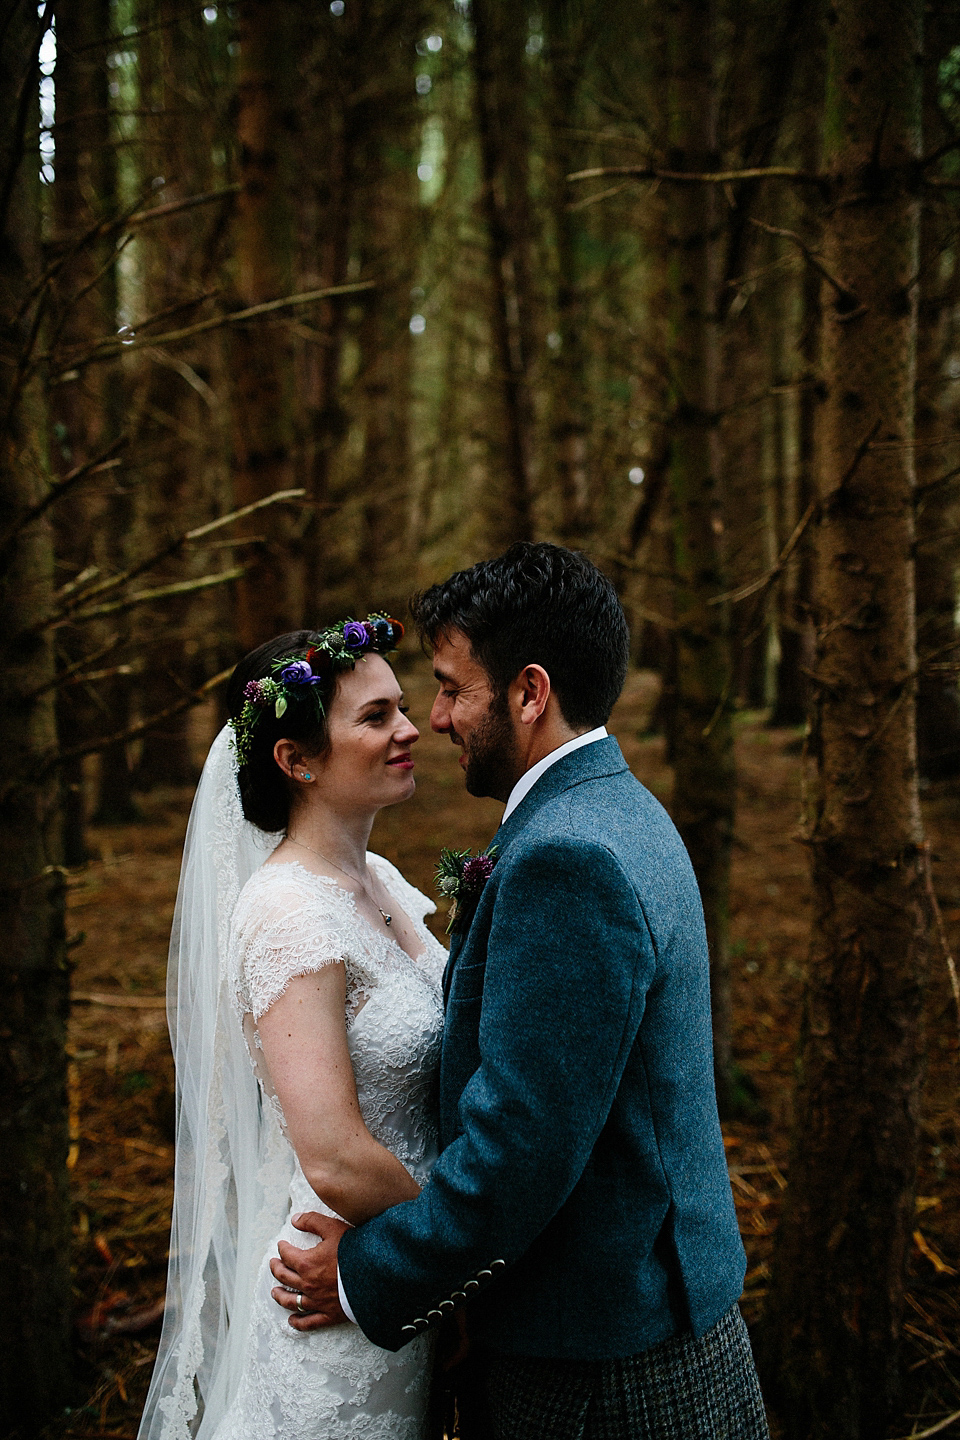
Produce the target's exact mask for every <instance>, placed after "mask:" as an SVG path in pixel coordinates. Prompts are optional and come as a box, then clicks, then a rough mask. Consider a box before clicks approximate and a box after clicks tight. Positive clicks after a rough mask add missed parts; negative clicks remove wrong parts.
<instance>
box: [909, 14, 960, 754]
mask: <svg viewBox="0 0 960 1440" xmlns="http://www.w3.org/2000/svg"><path fill="white" fill-rule="evenodd" d="M952 28H953V27H950V26H949V23H948V26H947V29H948V34H949V31H950V29H952ZM954 38H955V36H954V35H950V37H949V39H948V38H947V37H946V36H945V37H942V38H941V37H938V36H936V35H934V36H933V37H931V43H930V44H929V46H928V53H927V57H926V62H927V63H926V67H925V84H924V91H925V93H924V135H925V142H924V143H925V148H926V149H928V150H934V149H936V148H937V146H938V145H940V144H941V143H943V142H944V141H945V140H947V138H948V136H947V134H946V133H945V130H944V128H943V127H942V122H941V117H940V106H939V103H938V96H937V87H938V76H939V62H940V61H941V59H942V58H944V56H945V54H949V52H950V50H951V49H952V48H953V47H952V44H951V40H953V39H954ZM938 40H939V44H938V43H937V41H938ZM955 226H956V216H955V212H954V210H953V207H952V206H951V207H950V209H949V211H948V212H947V213H946V214H945V213H944V207H943V203H942V201H940V199H939V197H931V199H930V201H929V202H928V204H927V205H926V206H925V207H924V212H923V215H922V217H921V224H920V298H919V306H918V314H917V413H916V436H917V444H916V456H917V489H918V500H919V503H918V506H917V567H916V568H917V648H918V651H919V655H920V683H919V685H918V688H917V753H918V759H919V763H920V773H921V775H923V776H925V777H926V778H927V779H928V780H943V779H946V778H947V777H949V776H954V775H957V774H960V689H958V686H957V676H956V672H955V671H952V670H951V669H950V668H949V667H950V665H951V663H952V662H953V663H955V662H956V659H957V653H958V652H957V649H956V645H957V640H958V634H957V622H956V612H957V602H958V598H960V596H958V592H957V582H958V572H957V564H956V555H957V539H956V534H957V522H958V519H960V513H958V512H960V506H958V504H957V485H956V482H955V481H954V482H953V483H947V484H943V483H942V477H943V475H945V474H947V473H949V472H950V471H952V470H954V469H955V468H956V465H957V448H958V447H957V443H956V440H957V433H956V431H957V418H956V402H955V400H954V401H953V403H952V404H951V396H952V392H953V391H954V390H955V388H956V386H955V384H953V385H950V386H949V388H947V387H945V385H944V380H943V376H944V362H945V361H946V359H947V355H948V349H949V346H950V341H951V340H952V338H953V337H952V336H950V334H949V322H950V317H951V314H952V313H953V312H955V309H956V305H957V291H958V287H960V264H958V261H957V255H956V249H955V246H954V244H953V238H954V231H955ZM951 410H952V411H953V414H952V415H951V414H950V411H951ZM951 421H952V424H951ZM949 441H952V442H953V443H947V442H949ZM928 657H929V659H928ZM925 661H928V663H927V664H926V665H925V664H924V662H925ZM937 667H944V668H937Z"/></svg>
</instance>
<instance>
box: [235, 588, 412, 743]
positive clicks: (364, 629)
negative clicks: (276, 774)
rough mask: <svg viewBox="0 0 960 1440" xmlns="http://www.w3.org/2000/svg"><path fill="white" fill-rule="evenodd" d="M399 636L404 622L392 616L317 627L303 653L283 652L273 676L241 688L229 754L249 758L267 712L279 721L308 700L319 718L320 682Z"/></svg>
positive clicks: (390, 645) (391, 646) (381, 649)
mask: <svg viewBox="0 0 960 1440" xmlns="http://www.w3.org/2000/svg"><path fill="white" fill-rule="evenodd" d="M402 639H403V626H402V625H401V623H400V621H399V620H394V619H393V617H392V616H390V615H383V614H373V615H368V616H367V618H366V620H341V621H340V623H339V624H338V625H331V626H329V627H328V629H326V630H323V631H321V633H320V637H319V639H318V640H316V641H315V642H314V644H313V645H311V646H310V648H309V649H308V650H307V651H306V653H305V654H304V655H283V656H281V657H280V659H278V660H274V661H273V665H272V669H273V676H272V677H271V676H267V677H265V678H264V679H263V680H248V681H247V683H246V685H245V686H244V687H243V709H242V710H241V711H240V714H239V715H236V716H233V717H231V720H230V725H231V727H232V728H233V741H232V745H233V753H234V754H235V755H236V757H237V764H238V765H246V763H247V761H248V760H249V759H250V751H251V748H252V746H253V737H254V732H255V731H256V728H257V724H258V722H259V720H260V718H261V716H263V715H265V714H266V713H267V711H268V710H272V712H273V714H274V715H275V716H276V717H277V719H278V720H279V719H280V718H281V717H282V716H283V715H284V714H285V713H286V711H287V708H288V706H289V704H290V702H291V701H296V702H298V703H302V702H303V701H305V700H306V701H309V702H310V703H311V704H312V705H313V707H314V711H315V714H316V718H317V721H318V722H319V721H320V719H321V718H322V716H323V713H324V710H323V700H322V699H321V696H320V690H319V689H318V687H319V686H321V685H323V684H324V682H325V681H327V680H329V679H330V678H331V677H332V676H333V675H336V674H338V673H339V672H340V671H341V670H352V669H353V667H354V666H355V665H356V663H357V661H358V660H359V658H360V656H361V655H367V654H370V653H373V654H375V655H386V654H387V653H388V652H389V651H391V650H395V649H396V648H397V646H398V645H399V644H400V641H401V640H402Z"/></svg>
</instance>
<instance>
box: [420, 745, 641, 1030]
mask: <svg viewBox="0 0 960 1440" xmlns="http://www.w3.org/2000/svg"><path fill="white" fill-rule="evenodd" d="M626 769H627V762H626V760H624V758H623V753H622V751H621V749H620V746H619V745H618V744H617V742H616V740H615V739H614V737H613V736H612V735H606V736H604V738H603V739H602V740H594V741H593V742H592V743H591V744H590V745H582V746H581V747H580V749H579V750H574V751H573V752H572V753H571V754H569V755H564V756H563V758H562V759H561V760H557V761H556V763H555V764H553V765H551V766H550V768H549V769H548V770H547V771H546V772H545V773H544V774H543V775H541V776H540V779H539V780H538V781H537V783H536V784H535V785H534V786H533V788H532V790H529V791H528V792H527V794H526V795H525V796H524V797H523V799H522V800H521V801H520V804H519V805H518V806H517V808H516V809H515V810H514V811H512V812H511V813H510V815H508V817H507V819H506V820H505V821H504V822H503V823H502V824H501V826H500V828H499V830H498V831H497V833H496V835H494V837H493V839H492V840H491V842H490V845H488V846H487V849H488V850H489V849H490V848H491V846H493V845H496V847H497V861H498V863H499V862H500V861H502V859H503V856H504V852H505V851H506V849H507V847H508V846H509V845H510V843H511V841H512V840H513V839H515V837H516V836H517V835H519V834H520V832H521V831H522V830H524V829H525V828H526V826H527V825H529V823H530V821H531V820H532V819H533V817H534V815H535V814H536V813H537V811H538V810H539V809H540V808H541V806H543V805H545V804H546V803H547V802H548V801H549V800H553V799H554V798H555V797H556V796H557V795H561V794H562V793H563V791H564V790H570V789H572V787H573V786H574V785H582V784H583V783H584V781H586V780H599V779H601V778H602V777H603V776H604V775H619V774H621V773H622V772H623V771H624V770H626ZM472 923H473V917H472V916H471V924H472ZM469 934H470V926H469V925H468V926H467V927H466V928H465V929H463V930H455V931H454V932H453V935H452V937H451V940H450V957H449V959H448V960H447V964H446V969H445V970H444V972H443V1003H444V1005H446V1003H447V997H448V996H449V994H450V985H451V982H452V979H453V970H454V966H455V965H456V963H457V960H458V958H459V956H460V953H461V951H462V950H463V947H464V945H465V943H466V941H467V938H468V936H469Z"/></svg>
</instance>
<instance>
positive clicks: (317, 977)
mask: <svg viewBox="0 0 960 1440" xmlns="http://www.w3.org/2000/svg"><path fill="white" fill-rule="evenodd" d="M402 634H403V627H402V626H401V625H400V624H399V622H397V621H395V620H391V619H389V618H388V617H387V616H384V615H372V616H370V617H369V619H368V620H366V621H364V622H359V621H353V620H348V621H345V622H341V623H340V624H338V625H335V626H333V627H331V628H329V629H327V630H324V631H322V632H313V631H298V632H296V633H293V634H289V635H281V636H279V637H278V638H277V639H275V640H271V641H269V642H268V643H267V644H266V645H261V646H260V648H259V649H258V650H254V651H253V652H252V653H251V654H250V655H248V656H246V658H245V659H244V660H242V661H241V662H240V664H239V665H238V666H237V669H236V670H235V672H234V674H233V677H232V679H231V682H230V689H229V691H228V701H229V704H230V714H231V720H230V724H229V726H226V727H224V729H223V730H222V731H221V733H220V734H219V735H218V737H217V739H216V740H215V741H214V743H213V746H212V748H211V751H210V754H209V757H208V759H207V762H206V765H205V767H204V772H203V776H202V778H201V780H200V785H199V788H198V790H197V796H196V799H195V801H194V806H193V811H192V813H191V817H190V824H189V828H188V831H187V841H186V848H185V852H184V862H183V870H182V874H181V881H180V892H179V896H178V900H177V911H176V916H175V919H174V928H173V938H172V941H171V951H170V957H171V963H170V981H169V990H170V995H169V1011H170V1025H171V1035H172V1040H173V1048H174V1055H175V1058H176V1063H177V1096H178V1124H177V1162H176V1184H175V1195H174V1209H173V1223H172V1231H171V1239H170V1269H169V1279H168V1288H167V1308H166V1314H165V1319H164V1328H163V1335H162V1337H161V1342H160V1351H159V1355H158V1358H157V1364H156V1369H155V1371H154V1375H153V1380H152V1383H151V1387H150V1392H149V1395H148V1397H147V1403H146V1407H145V1410H144V1415H143V1420H142V1422H141V1427H140V1432H139V1436H140V1440H194V1437H196V1440H273V1437H281V1436H282V1437H283V1440H311V1437H315V1440H340V1437H350V1440H423V1437H424V1435H425V1433H426V1423H427V1400H428V1389H429V1380H430V1368H431V1352H430V1344H431V1341H430V1337H428V1336H423V1337H420V1338H418V1339H417V1340H415V1341H414V1342H413V1343H411V1344H410V1345H407V1346H405V1347H404V1349H403V1350H402V1351H400V1352H399V1353H397V1354H393V1353H390V1352H388V1351H385V1350H381V1349H379V1348H378V1347H377V1346H375V1345H374V1344H373V1343H372V1342H371V1341H369V1340H368V1339H367V1338H366V1337H365V1336H364V1335H363V1333H362V1332H361V1331H360V1330H359V1329H358V1327H357V1326H355V1325H340V1326H336V1327H332V1328H329V1329H324V1330H320V1331H314V1332H312V1333H309V1334H304V1333H300V1332H298V1331H296V1330H294V1329H292V1328H291V1326H290V1325H289V1324H288V1312H287V1311H285V1310H283V1309H281V1308H280V1307H279V1306H278V1305H276V1304H275V1303H274V1301H273V1300H272V1299H271V1296H270V1289H271V1287H272V1285H273V1284H274V1281H273V1277H272V1275H271V1274H270V1270H269V1260H270V1258H271V1256H275V1255H276V1254H277V1241H278V1240H287V1241H289V1242H290V1243H292V1244H295V1245H299V1246H302V1247H305V1246H309V1245H310V1244H311V1243H315V1242H312V1241H311V1238H310V1237H309V1236H308V1235H306V1234H305V1233H304V1232H303V1231H300V1230H295V1229H294V1228H293V1226H292V1224H291V1218H292V1217H293V1216H294V1215H296V1214H297V1213H298V1212H300V1211H306V1210H318V1211H321V1212H323V1213H326V1214H328V1215H329V1214H337V1215H339V1216H340V1217H341V1218H342V1219H344V1220H346V1221H348V1222H349V1223H351V1224H355V1225H356V1224H360V1223H362V1222H363V1221H364V1220H366V1219H368V1218H369V1217H371V1216H373V1215H376V1214H378V1213H379V1212H380V1211H382V1210H384V1209H386V1208H387V1207H388V1206H390V1205H395V1204H397V1203H398V1202H400V1201H403V1200H408V1199H411V1198H412V1197H414V1196H416V1195H417V1194H418V1193H419V1190H420V1187H421V1185H422V1184H423V1183H424V1181H425V1179H426V1177H427V1174H428V1173H429V1170H430V1167H431V1165H432V1163H433V1160H434V1159H435V1156H436V1130H435V1117H434V1113H433V1100H432V1095H433V1090H434V1080H435V1072H436V1069H437V1066H438V1063H439V1053H440V1031H441V1026H442V1018H443V1014H442V1004H441V998H440V980H441V974H442V969H443V965H444V962H445V959H446V952H445V951H444V949H443V947H442V946H441V945H440V944H439V943H438V942H437V941H436V940H435V939H434V938H433V937H432V936H431V934H430V933H429V931H428V930H427V929H426V927H425V925H424V923H423V917H424V915H425V914H426V913H428V912H429V911H431V910H432V909H433V906H432V905H431V904H430V902H429V901H428V900H427V899H426V897H425V896H423V895H421V894H420V893H419V891H417V890H415V889H413V887H412V886H410V885H408V884H407V882H406V881H405V880H404V879H403V877H402V876H401V875H400V873H399V872H398V871H397V870H396V869H395V868H394V867H393V866H392V865H391V864H390V863H389V862H388V861H386V860H384V859H382V858H381V857H380V856H378V855H373V854H369V853H368V852H367V840H368V838H369V835H370V829H371V826H372V823H373V819H374V816H375V815H376V813H377V811H378V810H380V809H382V808H383V807H384V806H385V805H393V804H396V803H397V802H398V801H400V800H406V799H408V798H409V797H410V796H411V795H412V794H413V791H414V783H415V782H414V778H413V761H412V759H411V753H410V751H411V746H412V745H413V743H414V741H416V740H417V738H418V732H417V730H416V728H415V726H413V725H412V724H411V723H410V721H409V720H408V719H407V718H406V707H405V706H404V705H403V703H402V695H401V691H400V687H399V685H398V683H397V680H396V678H395V676H394V674H393V671H392V670H391V668H390V666H389V665H388V664H387V662H386V661H385V659H384V658H383V656H384V654H385V653H387V652H389V651H391V650H392V649H393V648H394V647H395V645H396V643H397V642H398V640H399V638H400V636H401V635H402ZM321 1196H323V1197H324V1198H323V1199H321V1198H320V1197H321ZM324 1201H326V1202H327V1203H326V1204H325V1203H324Z"/></svg>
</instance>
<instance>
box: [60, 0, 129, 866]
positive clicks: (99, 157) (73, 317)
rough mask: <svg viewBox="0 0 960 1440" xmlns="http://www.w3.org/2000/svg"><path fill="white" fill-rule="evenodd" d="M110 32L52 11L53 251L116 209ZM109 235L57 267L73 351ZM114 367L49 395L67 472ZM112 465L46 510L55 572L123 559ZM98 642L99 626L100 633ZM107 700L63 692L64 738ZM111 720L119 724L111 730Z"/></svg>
mask: <svg viewBox="0 0 960 1440" xmlns="http://www.w3.org/2000/svg"><path fill="white" fill-rule="evenodd" d="M112 32H113V23H112V15H111V7H110V4H109V0H90V3H84V4H80V3H77V0H74V3H71V4H64V5H62V6H61V7H60V8H59V10H58V13H57V63H56V73H55V80H56V104H57V122H56V123H57V129H56V136H57V149H56V178H55V181H54V185H53V201H54V204H53V213H54V220H55V227H56V235H55V240H54V249H55V250H59V251H61V252H64V251H66V252H69V251H70V250H71V248H72V247H74V246H76V245H77V242H78V241H80V239H81V237H83V236H85V235H87V234H88V232H89V231H90V230H91V227H92V226H94V225H96V224H97V223H98V222H99V221H102V220H105V219H106V220H109V219H111V218H112V216H113V214H114V212H115V209H116V200H117V175H116V165H117V162H116V148H115V144H114V137H113V135H112V133H111V114H110V93H109V88H108V75H109V73H110V72H109V71H108V70H107V65H106V44H107V38H108V36H109V35H111V34H112ZM115 248H116V246H115V237H114V236H113V235H109V234H108V235H104V236H97V237H92V238H90V239H89V240H87V241H86V242H85V243H82V244H80V246H79V248H78V249H77V250H76V253H75V254H72V255H70V256H69V258H68V259H67V260H66V262H65V263H64V265H63V267H62V269H61V271H60V273H59V275H58V283H57V287H56V301H55V308H56V324H55V327H54V328H55V333H56V334H57V336H58V338H59V343H62V344H65V345H66V346H68V347H69V348H73V347H76V348H77V349H82V348H83V347H84V346H86V345H90V344H93V343H94V342H95V341H97V340H99V339H101V338H102V337H103V336H104V335H109V334H111V333H112V332H114V331H115V330H116V326H117V283H116V264H115V255H114V252H115ZM120 385H121V376H120V369H119V366H118V365H116V364H114V365H110V366H106V367H102V366H96V367H91V368H90V369H88V370H86V371H81V372H80V374H79V376H78V377H77V378H76V379H74V380H72V381H69V382H67V383H65V384H61V385H57V386H56V387H54V389H53V391H52V393H51V412H52V420H53V427H54V435H55V437H56V439H55V444H54V445H53V447H52V459H53V463H54V467H55V469H56V470H57V471H59V472H60V473H61V474H65V473H66V472H67V471H69V470H71V469H72V468H73V467H74V466H77V465H81V464H83V463H84V462H86V461H88V460H90V459H91V458H92V457H93V456H94V455H96V454H97V453H99V452H100V451H101V450H103V449H105V448H106V446H107V445H108V444H109V443H110V441H111V440H113V439H115V437H116V435H117V433H118V428H119V425H120V420H121V408H122V407H121V396H120ZM115 473H116V472H111V474H110V476H109V478H108V480H107V481H106V483H104V484H100V485H97V484H89V485H85V486H83V487H81V488H80V490H79V491H77V492H76V493H74V494H73V495H68V496H67V497H66V498H65V500H64V501H63V502H61V503H60V504H59V505H58V506H57V507H56V509H55V511H54V530H55V537H56V542H55V543H56V550H57V561H58V565H59V567H60V568H61V571H62V572H63V573H64V578H67V577H68V576H72V575H76V574H78V573H79V572H80V571H82V570H84V569H85V568H86V567H87V566H88V565H90V564H91V562H92V563H95V564H98V565H100V566H101V568H110V567H111V566H112V565H113V564H115V563H116V562H118V561H119V562H120V564H122V555H123V551H124V545H125V541H126V539H127V531H128V530H129V510H130V503H129V500H128V498H127V497H126V496H124V495H120V494H117V493H116V486H115V482H114V475H115ZM98 639H100V640H101V641H102V639H103V636H102V634H101V635H100V636H98ZM89 645H90V637H89V635H88V634H84V633H79V634H78V633H77V632H75V631H71V630H69V629H68V630H66V631H63V632H61V633H60V636H59V641H58V647H57V648H58V652H59V659H60V660H61V662H62V663H64V664H70V663H72V662H73V661H75V660H77V659H78V658H79V657H80V656H81V655H82V654H83V653H84V652H85V650H87V649H88V648H89ZM109 692H110V693H109V702H110V703H109V709H110V711H111V713H112V714H114V716H115V717H116V718H117V719H118V720H120V721H121V725H122V719H121V717H122V715H123V714H125V713H126V712H127V711H128V709H129V687H128V686H127V685H126V684H125V683H124V682H123V681H118V682H115V683H114V684H113V685H111V686H110V687H109ZM105 704H106V700H104V701H103V702H102V703H101V705H95V704H92V703H91V701H90V698H89V696H88V695H87V694H86V692H85V690H84V688H83V687H81V686H70V687H69V688H68V689H67V690H64V691H62V692H61V693H60V695H59V697H58V702H57V720H58V726H59V730H60V733H61V735H67V736H70V737H71V739H72V740H73V741H76V740H77V739H78V738H82V737H84V736H90V735H91V734H92V733H93V732H94V731H95V730H96V728H97V727H98V726H99V725H100V724H101V723H102V716H103V708H104V705H105ZM118 728H120V726H118ZM62 779H63V786H64V822H65V824H64V843H65V853H66V858H67V861H68V863H69V864H71V865H79V864H81V863H82V862H83V861H84V860H85V859H86V838H85V832H86V822H87V816H86V813H85V800H84V793H83V792H84V786H83V774H82V767H81V764H80V762H72V763H71V764H70V765H68V766H65V767H64V773H63V777H62ZM97 812H98V815H99V817H100V818H101V819H104V820H107V821H114V820H116V821H119V822H123V821H125V820H130V819H132V818H133V817H134V815H135V811H134V808H133V803H132V795H131V785H130V773H129V766H128V763H127V752H126V747H124V746H116V747H113V749H112V750H111V751H110V752H109V753H108V754H107V755H105V756H104V757H103V763H102V766H101V781H100V785H99V796H98V805H97Z"/></svg>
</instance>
